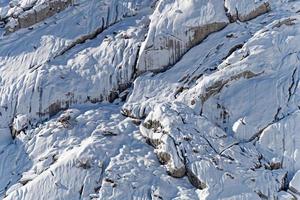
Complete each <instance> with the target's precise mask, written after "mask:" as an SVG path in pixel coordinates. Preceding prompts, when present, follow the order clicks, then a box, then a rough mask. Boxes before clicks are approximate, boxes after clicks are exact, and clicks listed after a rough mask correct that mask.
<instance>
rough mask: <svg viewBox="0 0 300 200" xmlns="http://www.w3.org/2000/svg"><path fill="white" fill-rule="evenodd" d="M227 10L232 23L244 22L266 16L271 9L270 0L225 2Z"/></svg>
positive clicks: (227, 0) (230, 0)
mask: <svg viewBox="0 0 300 200" xmlns="http://www.w3.org/2000/svg"><path fill="white" fill-rule="evenodd" d="M225 8H226V10H227V13H228V15H229V17H230V20H231V21H236V20H240V21H242V22H244V21H248V20H251V19H253V18H255V17H257V16H259V15H262V14H265V13H267V12H268V11H269V10H270V9H271V7H270V3H269V2H268V0H251V1H249V0H225Z"/></svg>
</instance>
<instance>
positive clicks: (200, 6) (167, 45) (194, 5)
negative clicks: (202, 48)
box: [137, 0, 229, 73]
mask: <svg viewBox="0 0 300 200" xmlns="http://www.w3.org/2000/svg"><path fill="white" fill-rule="evenodd" d="M228 22H229V21H228V18H227V17H226V14H225V11H224V5H223V3H221V2H220V1H218V0H208V1H207V0H187V1H180V0H172V1H169V0H161V1H159V3H158V5H157V7H156V9H155V11H154V13H153V15H152V16H151V23H150V25H149V26H150V27H149V29H150V30H149V32H148V34H147V38H146V41H145V42H144V43H143V45H142V47H141V50H140V56H139V59H138V63H137V69H138V72H139V73H141V72H144V71H161V70H163V69H165V68H166V67H169V66H171V65H173V64H174V63H176V62H177V61H178V60H179V59H180V58H181V57H182V56H183V54H185V53H186V52H187V51H188V50H189V49H190V48H192V47H193V46H195V45H197V44H199V43H200V42H201V41H202V40H203V39H204V38H206V37H207V36H208V35H209V34H211V33H213V32H216V31H218V30H220V29H222V28H224V27H225V26H226V25H227V24H228Z"/></svg>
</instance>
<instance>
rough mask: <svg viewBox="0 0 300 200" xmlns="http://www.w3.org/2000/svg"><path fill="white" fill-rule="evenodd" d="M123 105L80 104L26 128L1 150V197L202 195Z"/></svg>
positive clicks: (145, 197)
mask: <svg viewBox="0 0 300 200" xmlns="http://www.w3.org/2000/svg"><path fill="white" fill-rule="evenodd" d="M119 109H120V106H117V105H108V104H106V105H101V106H100V105H96V106H90V107H82V106H81V107H76V108H72V109H69V110H66V111H64V112H62V113H60V114H59V115H57V116H55V117H54V118H53V119H51V120H49V121H48V122H46V123H43V124H40V125H39V126H38V127H37V128H34V129H30V130H27V131H25V132H22V133H20V134H19V135H18V136H17V139H16V142H15V144H12V145H9V146H8V147H7V150H6V151H5V152H4V153H2V154H1V155H0V158H1V160H2V159H5V160H6V161H7V162H2V164H1V166H0V167H1V171H0V172H1V173H0V178H1V183H0V191H1V192H0V196H3V197H4V199H7V200H8V199H13V200H15V199H49V200H51V199H53V200H54V199H140V198H144V199H148V198H153V199H155V198H163V199H171V198H172V199H173V198H174V199H197V198H198V196H197V194H196V193H195V191H194V189H193V186H192V185H190V184H188V182H187V181H186V180H184V179H175V178H172V177H170V176H168V175H167V174H166V173H165V169H163V168H162V167H161V166H160V164H159V163H158V161H157V159H156V157H155V155H154V154H153V153H152V150H151V147H149V146H147V145H145V144H144V141H143V139H142V138H141V137H140V136H139V134H138V132H137V127H136V125H135V124H134V123H133V122H132V120H131V119H129V118H125V117H123V116H122V115H120V114H119V113H120V112H119ZM16 150H17V151H16ZM8 166H9V167H8ZM41 191H42V192H41ZM125 191H126V192H125Z"/></svg>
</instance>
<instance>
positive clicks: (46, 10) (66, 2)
mask: <svg viewBox="0 0 300 200" xmlns="http://www.w3.org/2000/svg"><path fill="white" fill-rule="evenodd" d="M72 3H73V0H49V1H45V2H44V3H42V4H39V5H37V6H33V8H31V9H29V10H25V11H24V12H22V13H21V14H18V15H17V16H13V18H8V22H7V25H6V27H5V29H6V33H7V34H8V33H12V32H15V31H17V30H18V29H21V28H27V27H30V26H32V25H34V24H36V23H38V22H41V21H43V20H45V19H47V18H49V17H51V16H53V15H55V14H56V13H58V12H60V11H62V10H64V9H66V8H67V7H68V6H70V5H72ZM13 21H14V22H13ZM15 21H16V22H15Z"/></svg>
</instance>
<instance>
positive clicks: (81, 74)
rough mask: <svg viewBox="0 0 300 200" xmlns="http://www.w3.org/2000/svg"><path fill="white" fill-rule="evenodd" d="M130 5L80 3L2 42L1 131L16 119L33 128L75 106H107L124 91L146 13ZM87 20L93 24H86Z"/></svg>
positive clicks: (102, 2)
mask: <svg viewBox="0 0 300 200" xmlns="http://www.w3.org/2000/svg"><path fill="white" fill-rule="evenodd" d="M134 2H135V4H133V2H132V3H130V2H129V1H128V2H127V1H122V2H119V1H116V2H115V1H112V2H111V1H110V3H109V4H108V3H107V2H104V1H97V2H92V1H85V2H83V3H81V4H79V5H78V6H77V7H76V8H75V7H74V8H72V9H70V10H68V11H66V12H63V13H61V14H59V15H57V16H55V18H50V19H49V21H48V23H49V24H47V25H44V24H40V25H37V26H36V27H34V30H32V31H24V32H21V33H19V34H21V35H23V37H20V36H18V35H17V34H15V33H14V34H12V35H9V36H8V37H3V38H2V39H1V41H0V43H1V50H0V54H1V55H0V56H1V59H0V65H1V69H0V74H1V84H2V87H1V89H0V93H1V97H0V102H1V108H0V110H1V113H2V115H1V117H0V118H1V121H0V126H1V127H9V126H10V125H12V121H13V118H14V117H15V116H16V115H17V114H22V115H23V114H26V115H27V116H28V118H29V120H30V121H31V122H32V123H35V120H37V121H39V120H41V119H45V118H48V117H49V116H52V115H54V114H56V113H57V112H58V111H60V110H61V109H63V108H67V107H68V106H70V105H71V104H74V103H85V102H98V101H105V100H107V101H112V100H114V99H115V98H116V97H118V94H119V93H120V91H123V90H124V89H126V88H128V84H129V83H130V82H131V79H132V78H133V74H134V72H135V68H134V66H135V65H134V64H135V62H136V59H137V58H136V56H137V54H138V53H137V52H138V50H139V46H140V42H141V41H142V40H143V39H144V34H145V31H146V30H147V29H146V27H147V16H148V12H149V9H147V8H146V9H144V11H143V12H142V13H141V14H139V15H137V12H138V10H139V8H140V7H142V8H143V7H144V6H146V7H147V5H148V7H149V5H150V2H148V1H134ZM114 3H116V4H114ZM126 5H128V7H125V6H126ZM133 15H136V16H135V17H133ZM87 16H89V17H91V18H93V19H94V20H91V21H90V22H89V23H86V19H87ZM124 18H127V20H126V22H125V21H124V22H122V20H123V19H124ZM115 23H117V24H115ZM112 25H113V26H112ZM70 27H72V32H70V31H69V28H70ZM44 32H48V33H50V32H52V33H54V34H53V35H47V34H46V35H45V34H44ZM97 36H99V37H97ZM16 38H17V39H16ZM90 39H95V40H93V41H90V42H88V41H89V40H90ZM28 40H30V44H29V45H24V44H27V41H28ZM12 41H14V42H12ZM85 42H87V43H85ZM83 43H85V44H83ZM78 44H81V45H78ZM125 57H126V59H124V58H125ZM98 83H99V84H100V85H98Z"/></svg>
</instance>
